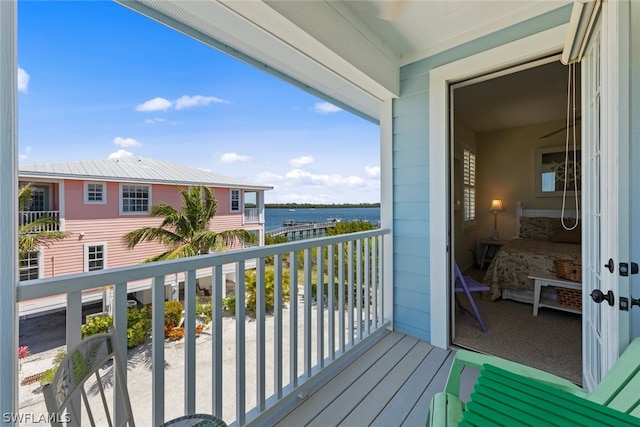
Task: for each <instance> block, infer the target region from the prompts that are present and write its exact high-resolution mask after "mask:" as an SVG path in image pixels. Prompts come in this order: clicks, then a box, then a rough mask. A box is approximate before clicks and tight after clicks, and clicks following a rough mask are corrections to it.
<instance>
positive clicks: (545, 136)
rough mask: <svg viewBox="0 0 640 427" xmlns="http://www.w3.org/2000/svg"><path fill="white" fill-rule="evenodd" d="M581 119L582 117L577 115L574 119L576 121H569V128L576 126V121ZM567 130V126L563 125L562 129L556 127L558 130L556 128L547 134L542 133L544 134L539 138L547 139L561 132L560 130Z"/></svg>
mask: <svg viewBox="0 0 640 427" xmlns="http://www.w3.org/2000/svg"><path fill="white" fill-rule="evenodd" d="M579 121H580V117H576V119H575V121H574V122H572V123H569V128H572V127H573V126H574V123H578V122H579ZM566 130H567V127H566V126H562V127H561V128H560V129H556V130H554V131H553V132H550V133H548V134H546V135H542V136H541V137H540V138H538V139H545V138H549V137H550V136H553V135H555V134H557V133H560V132H562V131H566Z"/></svg>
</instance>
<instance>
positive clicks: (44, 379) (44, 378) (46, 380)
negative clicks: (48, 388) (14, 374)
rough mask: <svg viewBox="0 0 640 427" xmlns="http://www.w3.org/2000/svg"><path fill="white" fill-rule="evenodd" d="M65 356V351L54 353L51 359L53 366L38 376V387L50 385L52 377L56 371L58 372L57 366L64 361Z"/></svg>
mask: <svg viewBox="0 0 640 427" xmlns="http://www.w3.org/2000/svg"><path fill="white" fill-rule="evenodd" d="M66 354H67V352H66V351H65V350H58V352H57V353H56V357H54V358H53V362H52V364H53V366H52V367H51V368H49V369H47V370H46V371H44V372H42V373H41V374H40V380H39V382H40V385H41V386H44V385H45V384H50V383H51V381H53V377H54V376H55V375H56V371H57V370H58V366H60V362H62V359H64V356H65V355H66Z"/></svg>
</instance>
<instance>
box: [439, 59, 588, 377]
mask: <svg viewBox="0 0 640 427" xmlns="http://www.w3.org/2000/svg"><path fill="white" fill-rule="evenodd" d="M568 72H569V70H568V68H567V67H566V66H563V65H562V64H561V63H560V61H559V55H557V56H553V57H548V58H543V59H540V60H537V61H533V62H530V63H527V64H523V65H520V66H518V67H514V68H511V69H508V70H503V71H500V72H498V73H493V74H491V75H486V76H482V77H478V78H474V79H471V80H468V81H465V82H461V83H458V84H456V85H454V86H452V88H451V100H452V120H451V151H450V153H451V154H450V155H451V159H452V163H451V164H452V175H453V179H452V186H451V200H452V206H453V208H452V215H451V221H452V224H451V230H452V243H453V248H454V251H453V255H454V258H455V261H456V263H457V264H458V266H459V267H460V269H461V270H462V272H463V275H465V276H469V277H471V278H472V279H474V280H475V281H476V282H478V283H481V284H484V285H486V286H489V287H490V290H489V291H485V292H483V293H482V295H481V294H480V293H473V294H472V295H473V298H474V301H475V303H476V305H477V306H478V310H479V313H480V315H481V316H482V319H483V321H484V323H485V325H486V329H487V332H482V331H481V328H480V325H479V323H478V322H477V321H476V320H475V319H474V318H473V317H472V316H469V315H467V314H464V315H463V314H462V312H461V311H460V309H459V308H458V307H455V304H454V302H453V301H452V306H453V307H454V309H452V313H453V315H452V322H453V325H452V328H451V331H452V335H453V336H452V342H453V343H454V344H455V345H457V346H460V347H464V348H470V349H473V350H476V351H480V352H483V353H488V354H494V355H498V356H501V357H504V358H507V359H510V360H514V361H517V362H521V363H525V364H527V365H530V366H535V367H538V368H541V369H543V370H546V371H549V372H553V373H555V374H557V375H560V376H562V377H565V378H567V379H569V380H571V381H574V382H576V383H580V382H581V378H582V356H581V355H582V346H581V336H582V332H581V331H582V319H581V315H580V310H581V302H580V301H581V300H580V295H579V291H576V290H575V289H574V291H575V292H572V293H571V292H568V291H567V292H565V289H567V290H569V289H572V288H575V287H579V286H573V287H571V286H570V284H569V285H567V286H568V287H567V288H564V287H563V286H562V284H559V286H557V287H553V286H546V285H545V286H542V284H544V282H542V280H541V281H540V283H539V284H541V286H540V288H541V290H542V291H543V292H542V298H541V299H538V298H537V297H536V295H535V292H534V289H535V279H531V278H530V277H534V276H535V275H536V274H538V273H541V274H538V275H541V276H542V277H543V278H544V277H546V276H547V275H548V276H549V277H550V278H553V277H555V276H556V274H555V273H556V270H555V265H554V260H555V259H567V260H573V261H575V262H580V255H581V249H580V235H581V233H580V227H579V225H578V226H577V227H574V225H575V219H574V218H576V217H578V216H579V214H578V212H579V211H580V192H579V190H580V184H581V183H580V169H579V166H580V151H579V149H580V121H579V110H580V107H579V106H580V94H579V88H580V82H579V81H577V82H576V83H575V88H577V93H576V97H575V105H576V109H577V113H576V119H575V121H574V120H571V121H570V123H569V127H570V132H569V142H570V144H569V145H570V151H569V158H568V159H567V158H566V157H565V154H566V153H565V148H566V142H567V131H566V126H567V122H566V120H567V119H566V118H567V84H568ZM579 75H580V72H579V70H578V69H576V71H575V76H576V78H577V79H579ZM574 131H575V144H576V150H575V152H576V157H575V159H574V157H573V152H574V150H573V144H574V138H573V135H574ZM567 166H568V167H567ZM565 179H566V180H567V184H568V190H569V191H567V192H565V191H564V180H565ZM573 189H577V190H578V191H577V192H576V191H571V190H573ZM498 200H499V201H500V203H497V202H494V201H498ZM563 205H564V218H565V220H564V221H562V220H561V219H560V217H561V216H562V212H563ZM576 211H578V212H576ZM523 217H524V218H523ZM569 218H571V219H569ZM563 222H564V226H563ZM567 228H573V229H571V230H567ZM525 240H526V241H527V242H524V241H525ZM514 241H517V242H518V243H516V242H514ZM518 244H520V245H521V246H517V245H518ZM522 246H524V247H522ZM525 251H530V252H525ZM572 279H573V280H566V281H568V282H574V283H578V284H579V279H580V278H579V277H572ZM547 284H548V283H547ZM558 289H560V290H558ZM568 294H572V295H568ZM452 295H455V293H452ZM457 295H458V297H459V299H460V301H461V302H462V304H463V305H464V306H466V307H467V308H469V309H471V307H470V306H469V302H468V301H467V298H466V296H464V294H460V293H458V294H457ZM559 296H560V299H559V298H558V297H559ZM536 301H541V302H542V305H545V304H544V303H545V302H546V303H547V304H546V306H541V307H539V308H538V310H537V315H534V306H535V305H537V304H534V303H535V302H536ZM471 311H473V310H471Z"/></svg>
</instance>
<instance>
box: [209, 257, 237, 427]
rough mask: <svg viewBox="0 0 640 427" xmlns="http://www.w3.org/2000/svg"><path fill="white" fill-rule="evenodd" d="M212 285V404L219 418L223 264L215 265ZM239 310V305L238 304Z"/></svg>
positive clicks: (220, 406)
mask: <svg viewBox="0 0 640 427" xmlns="http://www.w3.org/2000/svg"><path fill="white" fill-rule="evenodd" d="M212 280H213V281H212V283H211V287H212V288H213V289H212V296H211V320H212V322H213V325H212V333H213V337H212V340H211V346H212V348H211V353H212V354H211V357H212V361H211V363H212V365H213V366H212V367H211V383H212V386H213V393H212V396H211V405H212V407H213V414H214V415H215V416H217V417H219V418H222V416H223V413H222V396H223V394H222V384H223V381H224V379H223V378H222V375H223V373H222V364H223V358H222V285H223V283H224V282H223V278H222V265H215V266H214V267H213V277H212ZM236 310H237V305H236Z"/></svg>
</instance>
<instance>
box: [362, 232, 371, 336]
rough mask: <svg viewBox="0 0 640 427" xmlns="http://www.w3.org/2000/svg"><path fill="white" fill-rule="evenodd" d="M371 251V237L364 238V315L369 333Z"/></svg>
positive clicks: (368, 332)
mask: <svg viewBox="0 0 640 427" xmlns="http://www.w3.org/2000/svg"><path fill="white" fill-rule="evenodd" d="M370 261H371V253H370V252H369V239H368V238H366V239H364V302H363V304H364V317H365V319H366V323H365V326H366V332H367V335H369V334H370V333H371V322H370V318H371V301H370V300H369V290H370V286H371V280H370V279H371V274H370V271H369V268H370V267H371V264H370Z"/></svg>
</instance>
